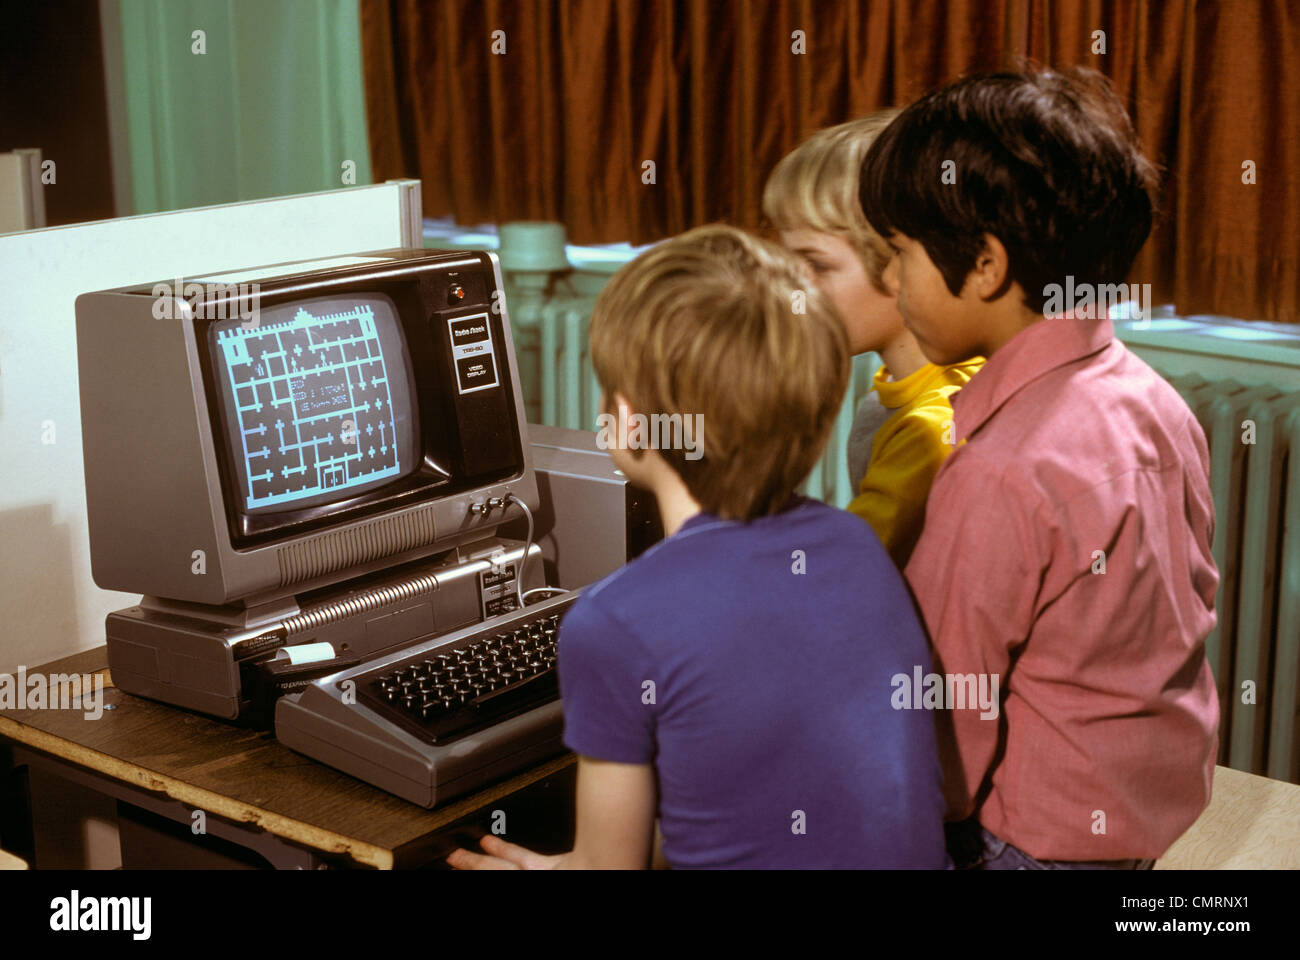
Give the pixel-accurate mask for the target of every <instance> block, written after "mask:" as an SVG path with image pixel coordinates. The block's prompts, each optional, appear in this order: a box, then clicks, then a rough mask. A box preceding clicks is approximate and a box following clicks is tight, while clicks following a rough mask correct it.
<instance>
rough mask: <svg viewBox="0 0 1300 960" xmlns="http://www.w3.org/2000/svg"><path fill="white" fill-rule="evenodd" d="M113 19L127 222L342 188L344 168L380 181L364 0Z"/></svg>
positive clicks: (226, 0) (161, 10)
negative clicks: (366, 74)
mask: <svg viewBox="0 0 1300 960" xmlns="http://www.w3.org/2000/svg"><path fill="white" fill-rule="evenodd" d="M103 10H104V21H105V45H106V48H108V47H112V46H114V45H117V46H118V47H120V51H121V59H120V61H119V62H118V63H117V64H116V66H114V64H113V63H112V61H113V60H114V59H115V58H114V56H113V54H114V53H115V52H116V51H115V50H113V49H107V50H106V53H107V54H108V56H107V57H106V61H108V71H109V73H110V76H109V99H110V110H111V111H113V108H114V107H116V110H115V111H113V112H115V113H117V114H118V115H119V116H118V117H115V120H118V121H119V122H118V126H119V128H120V129H121V130H124V131H125V136H124V137H122V136H119V137H118V138H117V140H116V143H115V147H116V149H115V153H116V154H118V156H115V158H114V160H115V166H117V167H119V169H118V170H117V171H116V172H117V176H116V177H115V180H116V183H117V190H118V194H119V196H118V213H119V215H125V214H129V213H152V212H156V211H159V210H176V209H181V208H185V207H197V206H206V205H209V204H217V203H230V202H234V201H238V200H255V199H259V198H262V197H274V196H284V195H287V194H296V193H309V192H313V191H318V190H328V189H331V188H341V187H343V186H345V184H344V183H343V179H342V178H343V168H342V164H343V162H344V161H345V160H351V161H354V162H355V164H356V172H355V176H356V183H357V184H368V183H370V182H371V174H370V152H369V147H368V141H367V137H366V114H365V95H364V89H363V84H362V75H361V28H360V21H359V17H358V11H357V4H356V0H320V2H316V0H106V2H105V3H104V6H103ZM195 30H203V31H204V32H205V35H206V36H205V40H206V53H203V54H197V53H194V52H193V46H194V43H195V41H194V40H193V39H192V34H193V32H194V31H195ZM114 74H116V76H114ZM123 153H124V154H125V157H122V156H120V154H123ZM124 193H129V196H123V194H124Z"/></svg>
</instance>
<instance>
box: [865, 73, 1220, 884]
mask: <svg viewBox="0 0 1300 960" xmlns="http://www.w3.org/2000/svg"><path fill="white" fill-rule="evenodd" d="M1153 179H1154V178H1153V176H1152V170H1151V167H1150V165H1149V163H1148V162H1147V161H1146V159H1145V158H1144V157H1143V156H1142V153H1141V151H1140V149H1139V146H1138V143H1137V139H1136V136H1135V135H1134V133H1133V130H1132V127H1131V125H1130V124H1129V121H1128V117H1127V115H1126V114H1125V112H1124V109H1123V107H1122V106H1121V104H1120V103H1119V101H1118V99H1117V98H1116V97H1115V95H1114V93H1113V92H1112V91H1111V90H1110V88H1109V86H1108V85H1107V84H1106V83H1105V81H1104V80H1103V79H1102V78H1101V77H1100V76H1099V75H1097V74H1095V73H1092V72H1090V71H1086V72H1085V71H1078V72H1075V73H1073V74H1071V75H1069V76H1066V75H1062V74H1058V73H1053V72H1050V71H1047V72H1040V73H1023V74H1018V73H1005V74H991V75H984V76H978V77H972V78H968V79H965V80H962V81H959V82H957V83H955V84H952V85H951V86H949V87H947V88H945V89H943V90H940V91H938V92H937V93H934V94H931V95H929V96H927V97H925V98H923V99H921V100H919V101H917V102H916V103H914V104H912V105H911V106H910V107H908V108H907V109H906V110H904V111H903V113H902V114H901V115H900V116H899V117H898V119H896V120H895V121H894V122H893V123H892V124H891V125H890V126H889V127H888V128H887V129H886V130H885V131H884V132H883V133H882V134H881V135H880V136H879V138H878V139H877V140H876V142H875V144H874V145H873V147H872V149H871V151H870V153H869V154H868V155H867V158H866V160H865V162H864V165H863V170H862V180H861V199H862V205H863V210H864V212H865V214H866V216H867V219H868V220H869V221H870V223H871V224H872V226H873V227H875V229H876V230H877V231H879V232H880V234H881V235H882V236H884V237H886V238H887V239H888V240H889V241H890V244H891V246H892V247H893V248H894V250H895V252H896V256H895V258H894V260H893V261H892V262H891V264H890V266H889V268H888V270H887V271H886V282H887V283H890V284H891V285H895V286H897V289H898V306H899V310H900V312H901V313H902V315H903V319H904V321H905V323H906V325H907V327H908V329H909V330H911V331H912V332H913V333H914V334H915V335H916V337H917V340H918V341H919V343H920V344H921V348H922V350H924V351H925V354H926V356H927V357H928V358H929V359H930V360H931V361H932V362H934V363H937V364H951V363H956V362H959V361H961V360H963V359H966V358H968V357H972V356H977V355H983V356H985V357H988V358H989V359H988V363H987V364H986V366H985V367H984V369H983V370H982V371H981V372H980V373H978V374H976V376H975V377H974V378H973V379H972V380H971V381H970V383H968V384H967V385H966V387H965V388H963V389H962V390H961V391H960V393H958V394H957V395H956V396H955V397H954V399H953V410H954V423H955V427H956V436H957V440H958V442H959V444H961V445H960V446H959V448H958V449H957V450H956V451H954V453H953V454H952V456H951V457H949V458H948V459H947V460H946V461H945V463H944V465H943V467H942V468H941V469H940V471H939V474H938V476H937V477H936V479H935V483H934V487H933V489H932V491H931V494H930V500H929V504H928V507H927V511H926V518H925V525H924V529H923V531H922V534H921V538H920V541H919V542H918V544H917V546H916V549H915V551H914V552H913V554H912V557H911V560H910V562H909V564H908V566H907V570H906V576H907V580H908V582H909V584H910V586H911V588H912V590H913V592H914V594H915V596H916V599H917V603H918V605H919V606H920V609H921V612H922V615H923V617H924V620H925V622H926V626H927V628H928V630H929V633H930V639H931V643H932V645H933V649H934V654H935V659H936V667H935V669H936V671H938V672H940V673H941V674H944V675H945V676H947V677H949V678H953V677H955V678H957V686H961V685H962V684H963V683H965V684H968V685H969V684H970V679H967V678H971V679H975V680H976V681H977V682H983V683H986V684H988V688H989V689H994V690H1000V691H1001V701H1002V702H1001V704H1000V709H998V710H993V711H990V710H980V709H978V708H973V709H970V708H968V709H961V708H960V707H961V703H960V701H958V703H957V706H958V709H951V707H953V703H951V702H949V703H947V704H945V706H947V707H948V708H950V709H945V710H942V711H941V712H940V713H939V714H938V715H937V717H938V723H939V737H940V740H939V742H940V755H941V757H942V759H943V763H944V775H945V781H946V783H945V794H946V798H947V804H948V811H947V819H948V820H949V821H951V822H952V825H951V826H950V829H949V843H950V852H951V853H952V855H953V857H954V860H955V861H956V862H957V863H958V864H959V865H963V863H964V865H968V866H984V867H985V868H992V869H1003V868H1007V869H1016V868H1022V869H1023V868H1027V869H1050V868H1106V867H1119V868H1134V867H1136V868H1145V867H1149V866H1150V865H1151V864H1152V863H1153V862H1154V860H1155V859H1156V858H1158V857H1160V856H1161V855H1162V854H1163V853H1164V852H1165V851H1166V850H1167V849H1168V848H1169V846H1170V845H1171V844H1172V843H1173V842H1174V840H1176V839H1177V838H1178V836H1179V835H1180V834H1182V832H1183V831H1184V830H1186V829H1187V827H1188V826H1190V825H1191V824H1192V822H1193V821H1195V820H1196V818H1197V817H1198V816H1199V815H1200V813H1201V811H1202V810H1203V809H1204V808H1205V807H1206V805H1207V804H1208V803H1209V796H1210V783H1211V779H1212V776H1213V772H1214V757H1215V752H1216V749H1217V731H1218V717H1219V706H1218V700H1217V696H1216V692H1215V687H1214V681H1213V678H1212V676H1211V674H1210V668H1209V664H1208V662H1207V661H1206V659H1205V646H1204V642H1205V637H1206V636H1207V635H1208V633H1209V632H1210V630H1211V628H1212V627H1213V625H1214V622H1215V614H1214V592H1215V587H1216V585H1217V583H1218V573H1217V571H1216V569H1215V566H1214V562H1213V560H1212V558H1211V554H1210V543H1211V536H1212V529H1213V522H1214V517H1213V508H1212V502H1211V498H1210V488H1209V479H1208V453H1207V448H1206V443H1205V437H1204V434H1203V432H1202V431H1201V429H1200V426H1199V425H1198V424H1197V422H1196V420H1195V418H1194V417H1193V415H1192V413H1191V411H1190V410H1189V409H1188V408H1187V405H1186V404H1185V403H1183V401H1182V400H1181V398H1179V396H1178V394H1177V393H1176V392H1175V391H1174V389H1173V388H1172V387H1170V386H1169V385H1168V384H1167V383H1165V381H1164V380H1162V379H1161V378H1160V377H1159V376H1158V375H1157V374H1156V373H1155V372H1154V371H1152V370H1151V369H1150V368H1149V367H1148V366H1147V365H1146V364H1145V363H1143V362H1142V361H1141V360H1139V359H1138V358H1137V357H1136V356H1134V355H1133V354H1132V353H1130V352H1129V351H1128V350H1127V349H1126V348H1125V347H1124V345H1123V344H1121V343H1120V342H1119V341H1118V340H1117V339H1115V337H1114V333H1113V331H1112V329H1111V324H1110V321H1109V320H1108V319H1107V318H1106V314H1105V310H1104V309H1098V307H1097V305H1096V303H1097V301H1098V300H1099V299H1102V298H1105V299H1110V298H1111V297H1114V298H1115V299H1117V300H1118V299H1130V298H1129V297H1127V296H1124V295H1123V294H1124V293H1126V292H1127V291H1126V289H1125V288H1124V287H1123V281H1124V279H1125V276H1126V274H1127V272H1128V269H1129V267H1130V266H1131V265H1132V262H1133V259H1134V257H1135V256H1136V255H1137V252H1138V250H1139V249H1140V248H1141V246H1142V244H1143V243H1144V242H1145V241H1146V238H1147V235H1148V233H1149V232H1150V229H1151V221H1152V203H1151V199H1150V194H1149V192H1148V191H1149V190H1150V189H1151V184H1152V182H1153ZM1063 290H1072V291H1083V290H1087V291H1088V292H1089V293H1090V294H1092V296H1090V297H1089V300H1090V302H1087V303H1080V304H1078V305H1073V304H1069V303H1062V302H1061V301H1060V293H1061V292H1062V291H1063ZM1147 302H1149V301H1147ZM990 681H991V682H990ZM994 684H996V685H994ZM948 689H950V690H951V689H953V684H952V683H951V682H950V683H949V684H948Z"/></svg>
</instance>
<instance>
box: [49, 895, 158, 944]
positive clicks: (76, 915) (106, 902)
mask: <svg viewBox="0 0 1300 960" xmlns="http://www.w3.org/2000/svg"><path fill="white" fill-rule="evenodd" d="M50 929H51V930H54V931H55V932H61V933H78V932H97V933H111V932H123V931H126V932H128V933H130V934H131V938H132V939H133V940H148V939H149V937H150V934H151V933H152V931H153V898H152V897H82V896H81V893H80V891H77V890H73V891H72V894H71V895H70V896H67V897H55V898H54V899H53V900H51V901H50Z"/></svg>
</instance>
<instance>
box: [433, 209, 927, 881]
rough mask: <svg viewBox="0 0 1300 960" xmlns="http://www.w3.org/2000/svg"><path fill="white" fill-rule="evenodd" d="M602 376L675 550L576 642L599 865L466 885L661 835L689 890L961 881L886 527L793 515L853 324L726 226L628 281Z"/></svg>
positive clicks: (507, 858) (505, 850) (582, 613)
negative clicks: (785, 871)
mask: <svg viewBox="0 0 1300 960" xmlns="http://www.w3.org/2000/svg"><path fill="white" fill-rule="evenodd" d="M591 352H592V361H593V364H594V366H595V369H596V373H597V376H598V378H599V379H600V382H601V385H602V387H603V390H604V394H605V397H606V401H607V406H608V409H609V410H610V412H609V413H607V414H604V415H602V418H601V420H602V422H603V429H602V439H603V440H604V441H605V443H606V444H607V445H608V446H609V447H610V449H611V455H612V456H613V458H614V461H615V463H616V464H617V465H618V466H619V467H620V468H621V469H622V470H623V471H624V473H626V474H627V476H628V478H629V479H630V480H632V481H633V482H634V483H637V484H638V485H640V486H644V487H646V488H648V489H650V490H652V491H653V492H654V494H655V496H656V499H657V501H658V505H659V510H660V513H661V515H662V518H663V525H664V531H665V535H666V539H665V540H664V541H663V542H662V543H660V544H658V545H657V546H655V547H654V548H653V549H651V550H649V551H648V552H646V553H645V554H643V555H642V556H641V557H639V558H637V559H636V560H634V561H633V562H632V563H630V564H628V565H627V566H626V567H624V568H623V569H621V570H619V571H617V572H615V573H614V574H612V575H610V576H609V577H606V578H605V579H604V580H602V581H600V582H599V583H597V584H595V585H594V586H592V587H591V588H589V589H588V590H587V592H586V593H585V595H584V596H583V597H582V598H581V599H580V600H579V601H578V602H577V603H576V604H575V605H574V607H573V608H572V609H571V611H570V612H569V614H568V615H567V617H566V618H565V620H564V621H563V623H562V625H561V630H560V644H559V671H560V689H561V693H562V695H563V697H564V714H565V743H566V745H567V746H569V748H570V749H572V750H573V751H574V752H576V753H577V754H579V766H578V785H577V832H576V837H575V845H574V849H573V850H572V851H571V852H569V853H566V854H562V855H560V856H555V857H550V856H542V855H540V854H536V853H533V852H531V851H528V850H525V849H523V848H521V847H518V846H516V845H513V844H510V843H508V842H506V841H504V840H503V839H501V838H499V837H494V836H489V837H485V838H484V839H483V841H482V846H483V850H484V851H485V853H484V854H476V853H471V852H469V851H466V850H458V851H456V852H455V853H454V854H452V856H451V857H449V858H448V861H449V862H450V863H451V864H452V865H453V866H456V867H461V868H490V867H506V868H508V867H523V868H554V867H570V868H574V867H576V868H583V867H588V868H590V867H627V868H643V867H647V866H650V865H651V862H652V860H657V859H658V856H657V854H658V851H656V850H655V849H654V847H655V835H656V832H655V820H656V818H658V820H659V824H660V829H661V832H662V857H663V860H665V861H666V862H667V863H668V864H669V865H671V866H673V867H848V868H853V867H914V868H942V867H945V866H946V865H947V855H946V853H945V851H944V842H943V828H942V813H943V801H942V791H941V781H940V773H939V765H938V760H937V754H936V749H935V737H934V728H933V718H932V716H931V715H930V714H929V713H927V712H925V711H913V710H897V709H895V708H894V706H893V703H894V702H896V699H895V698H893V697H891V695H892V694H893V693H894V690H895V685H894V684H895V678H896V677H898V676H899V675H900V674H901V675H904V676H905V677H910V676H912V675H913V673H914V670H915V669H916V668H918V667H919V668H920V669H921V671H922V672H927V671H928V670H929V659H928V654H927V651H926V642H925V637H924V634H923V633H922V631H921V627H920V624H919V622H918V621H917V618H916V615H915V613H914V612H913V608H912V604H911V600H910V598H909V596H908V594H907V590H906V588H905V587H904V585H903V582H902V579H901V577H900V575H899V574H898V572H897V570H896V569H895V568H894V565H893V564H892V563H891V561H890V559H889V556H888V554H886V552H885V550H884V548H883V547H882V546H881V544H880V541H879V540H878V539H877V537H876V535H875V534H874V533H873V532H872V530H871V529H870V528H869V527H868V526H866V525H865V524H863V523H862V522H861V521H859V520H858V519H857V518H856V517H854V516H853V515H852V514H849V513H846V512H843V511H840V510H835V509H833V508H831V507H828V506H826V505H825V504H823V503H820V502H817V501H813V500H808V499H805V498H801V497H798V496H797V495H795V493H794V491H795V488H796V487H797V486H798V484H799V483H800V482H801V481H802V480H803V479H804V477H805V476H806V475H807V474H808V472H809V470H810V469H811V468H812V465H813V463H814V461H815V460H816V458H817V457H818V456H819V455H820V454H821V452H822V449H823V447H824V445H825V443H826V439H827V435H828V432H829V429H830V426H831V423H832V422H833V420H834V418H835V415H836V413H837V411H838V409H839V405H840V399H841V397H842V396H843V394H844V390H845V386H846V384H847V379H848V373H849V355H848V350H847V344H846V340H845V335H844V331H843V327H842V325H841V324H840V322H839V320H838V319H837V317H836V316H835V314H834V312H833V310H832V308H831V307H830V306H829V305H828V304H827V302H826V301H825V300H824V299H823V298H822V297H821V296H820V295H819V294H818V293H817V292H816V291H815V290H814V289H813V288H812V285H811V284H810V283H808V282H807V281H806V278H805V277H804V276H803V275H802V273H801V272H800V266H799V263H798V261H797V260H795V259H794V258H793V257H792V256H791V255H789V254H787V253H785V252H784V251H782V250H781V249H780V248H778V247H776V246H775V245H772V244H768V243H766V242H764V241H761V240H758V239H756V238H754V237H751V236H749V235H747V234H744V233H742V232H740V231H738V230H735V229H732V228H729V227H722V226H711V227H702V228H699V229H696V230H692V231H690V232H688V233H685V234H683V235H681V236H679V237H677V238H675V239H672V240H669V241H667V242H665V243H663V244H660V245H658V246H656V247H654V248H653V249H651V250H650V251H647V252H646V253H644V254H642V255H641V256H640V257H638V258H637V259H636V260H635V261H634V262H633V263H631V264H629V265H628V266H627V267H625V268H624V269H623V270H621V271H620V272H619V274H618V275H617V276H615V277H614V279H613V280H612V281H611V282H610V283H609V285H608V286H607V287H606V289H605V290H604V292H603V293H602V294H601V297H600V299H599V301H598V303H597V305H596V308H595V311H594V313H593V316H592V323H591ZM692 427H693V428H694V434H695V435H694V436H693V437H691V438H689V439H688V438H687V437H686V436H685V434H686V433H687V432H689V430H690V429H691V428H692ZM701 427H702V430H701V429H700V428H701Z"/></svg>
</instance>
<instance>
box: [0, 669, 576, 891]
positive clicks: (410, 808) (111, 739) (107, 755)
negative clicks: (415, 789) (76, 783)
mask: <svg viewBox="0 0 1300 960" xmlns="http://www.w3.org/2000/svg"><path fill="white" fill-rule="evenodd" d="M38 672H39V673H44V674H47V675H48V674H52V673H81V674H94V673H102V674H103V675H104V676H105V689H104V702H105V706H106V707H109V706H111V707H112V708H113V709H105V710H104V712H103V715H102V716H101V717H100V718H99V719H97V720H88V719H86V717H85V715H84V713H83V711H81V710H6V711H3V712H0V736H5V737H8V738H10V739H12V740H15V741H17V742H19V743H23V744H26V745H27V746H29V747H31V748H33V749H36V750H40V751H43V752H45V753H48V754H51V755H53V756H55V757H59V758H61V759H64V760H67V761H69V762H71V763H74V764H76V765H78V766H80V767H83V768H86V769H89V770H94V771H96V772H98V773H101V774H103V775H106V776H109V777H112V778H114V779H116V780H120V781H122V782H124V783H128V784H132V785H135V786H137V787H143V788H144V789H146V790H151V791H154V792H157V793H160V794H166V795H167V796H169V797H172V798H173V799H176V800H179V801H180V802H182V803H184V804H186V805H188V806H191V807H193V808H195V809H199V810H203V811H205V812H206V813H208V814H213V815H216V816H220V817H224V818H226V819H228V820H233V821H235V822H238V823H247V824H252V825H255V826H258V827H261V828H262V829H264V830H266V831H267V832H269V833H272V834H274V835H276V836H278V837H282V838H284V839H286V840H290V841H293V842H295V843H298V844H301V845H304V846H308V847H311V848H314V849H316V850H320V851H323V852H325V853H328V854H336V855H340V854H341V855H345V856H348V857H351V858H352V859H353V860H355V861H357V862H359V863H362V864H366V865H368V866H372V867H378V868H380V869H392V867H393V866H394V862H395V860H397V861H398V862H400V861H401V859H402V853H403V851H408V852H409V851H411V850H416V849H419V848H421V846H423V845H427V841H428V839H429V837H430V835H431V834H433V833H435V832H436V831H438V830H440V829H443V828H445V827H447V826H448V825H450V824H452V823H454V822H455V821H457V820H459V819H462V818H463V817H465V816H467V815H469V814H472V813H473V812H475V811H476V810H479V809H481V808H483V807H485V806H487V805H488V804H491V803H494V802H496V801H497V800H499V799H501V798H502V797H505V796H507V795H509V794H511V793H514V792H515V791H517V790H520V789H522V788H524V787H526V786H528V785H529V784H532V783H535V782H537V781H539V780H541V779H543V778H545V777H548V776H550V775H551V774H554V773H557V772H559V771H561V770H564V769H565V768H566V767H569V766H571V765H572V764H573V763H574V762H575V758H574V756H573V755H572V754H565V755H563V756H560V757H557V758H555V759H553V760H550V761H547V762H546V763H543V764H541V765H539V766H537V767H535V768H533V769H531V770H528V771H526V772H524V773H521V774H519V775H518V776H515V777H512V778H511V779H509V780H504V781H502V782H500V783H497V784H494V785H492V786H490V787H488V788H486V789H484V790H481V791H479V792H478V793H474V794H470V795H468V796H466V797H462V798H460V799H459V800H454V801H452V802H451V803H450V804H448V805H447V806H444V807H440V808H438V809H435V810H425V809H423V808H422V807H418V806H416V805H414V804H412V803H408V802H407V801H405V800H401V799H399V798H398V797H395V796H393V795H391V794H388V793H384V792H383V791H381V790H378V789H376V788H375V787H372V786H370V785H369V784H366V783H363V782H362V781H360V780H356V779H354V778H352V777H350V776H348V775H346V774H344V773H340V772H339V771H337V770H334V769H332V768H330V767H327V766H325V765H324V764H321V763H318V762H317V761H315V760H311V759H309V758H307V757H304V756H302V755H301V754H297V753H294V752H293V751H292V750H290V749H288V748H287V747H284V746H282V745H281V744H280V743H278V742H277V741H276V740H275V738H274V737H273V736H272V735H271V734H270V733H267V732H262V731H257V730H250V729H247V728H243V727H238V726H235V725H233V724H230V723H224V722H222V721H220V720H216V719H212V718H209V717H205V716H201V715H199V714H194V713H188V712H186V711H183V710H179V709H176V708H174V707H169V706H166V705H164V704H161V703H155V702H154V701H152V700H144V699H141V698H139V697H133V696H130V695H128V694H124V693H122V692H121V691H120V690H117V689H115V688H113V687H112V686H111V683H112V681H111V677H109V675H108V669H107V653H106V649H105V648H104V647H98V648H96V649H94V650H89V651H86V652H84V653H79V654H74V655H73V656H71V657H64V658H63V659H61V660H55V661H53V662H51V663H48V664H45V665H43V666H41V667H34V668H32V669H31V670H30V671H29V673H38Z"/></svg>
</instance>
